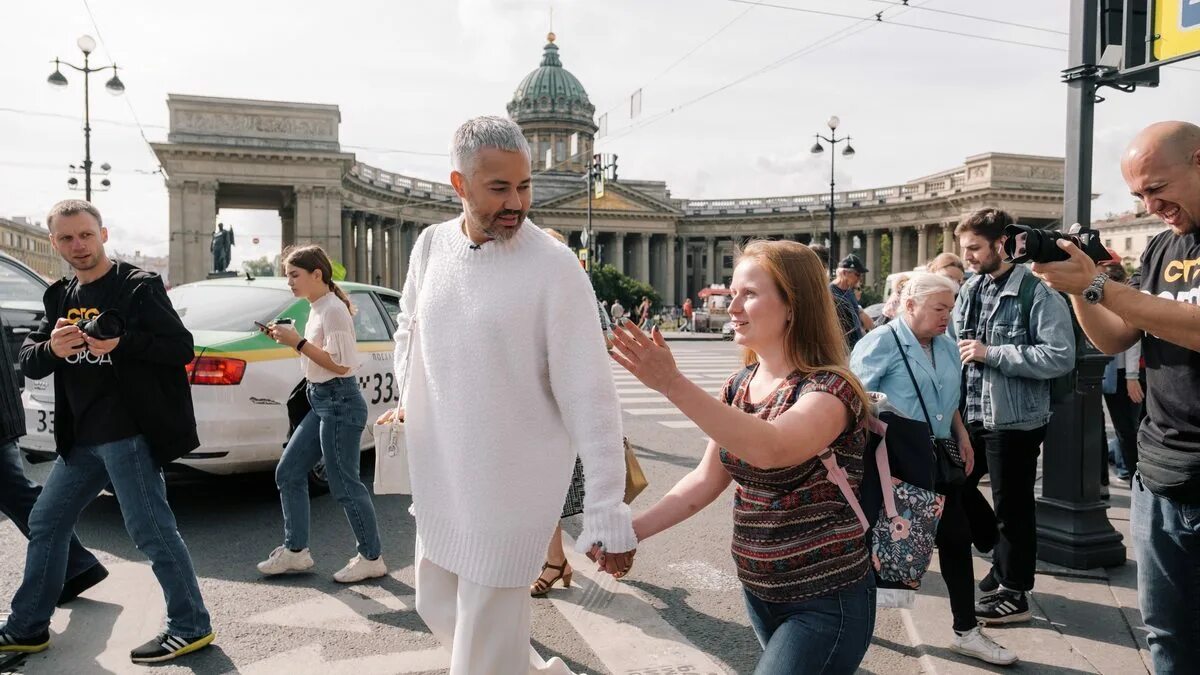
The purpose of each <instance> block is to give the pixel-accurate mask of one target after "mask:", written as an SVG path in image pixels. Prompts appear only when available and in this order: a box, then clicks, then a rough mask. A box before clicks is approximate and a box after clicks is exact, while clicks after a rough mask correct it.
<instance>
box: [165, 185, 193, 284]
mask: <svg viewBox="0 0 1200 675" xmlns="http://www.w3.org/2000/svg"><path fill="white" fill-rule="evenodd" d="M166 184H167V202H168V204H169V206H168V213H169V217H168V219H169V222H170V234H169V237H168V244H167V252H168V254H169V255H168V261H169V265H170V267H169V269H168V276H169V277H170V282H171V284H172V285H179V284H182V283H186V282H188V281H190V279H188V276H187V266H186V264H185V262H186V261H185V258H184V256H185V255H186V251H187V246H188V244H189V243H190V242H189V240H188V238H187V221H186V219H185V211H184V208H183V204H184V189H185V188H184V183H183V182H182V181H178V180H174V179H172V180H168V181H166Z"/></svg>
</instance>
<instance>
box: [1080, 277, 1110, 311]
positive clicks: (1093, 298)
mask: <svg viewBox="0 0 1200 675" xmlns="http://www.w3.org/2000/svg"><path fill="white" fill-rule="evenodd" d="M1106 281H1108V275H1107V274H1104V273H1100V274H1097V275H1096V278H1095V279H1092V285H1091V286H1088V287H1087V288H1085V289H1083V299H1084V300H1086V301H1087V303H1088V304H1089V305H1094V304H1096V303H1098V302H1100V300H1101V299H1103V298H1104V282H1106Z"/></svg>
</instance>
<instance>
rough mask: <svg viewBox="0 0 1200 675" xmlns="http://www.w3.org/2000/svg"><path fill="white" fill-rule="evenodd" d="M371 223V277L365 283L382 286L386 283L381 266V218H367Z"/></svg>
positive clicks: (385, 274) (372, 215)
mask: <svg viewBox="0 0 1200 675" xmlns="http://www.w3.org/2000/svg"><path fill="white" fill-rule="evenodd" d="M367 220H368V221H369V222H370V223H371V276H370V277H368V278H367V283H369V284H377V285H380V286H382V285H383V284H384V283H385V282H386V281H387V270H386V269H384V266H383V260H384V258H383V217H382V216H377V215H374V214H371V215H369V216H367Z"/></svg>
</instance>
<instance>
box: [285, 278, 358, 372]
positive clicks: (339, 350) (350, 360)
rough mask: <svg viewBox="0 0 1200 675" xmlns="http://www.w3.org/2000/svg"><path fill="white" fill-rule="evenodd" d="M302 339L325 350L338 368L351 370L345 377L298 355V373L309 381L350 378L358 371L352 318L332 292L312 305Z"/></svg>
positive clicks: (356, 345) (302, 355)
mask: <svg viewBox="0 0 1200 675" xmlns="http://www.w3.org/2000/svg"><path fill="white" fill-rule="evenodd" d="M304 338H305V339H306V340H308V341H309V342H311V343H313V344H314V345H316V346H318V347H320V348H321V349H323V350H325V352H326V353H328V354H329V356H330V357H331V358H332V359H333V362H334V363H336V364H338V365H339V366H345V367H348V368H349V369H350V370H349V372H347V373H346V374H344V375H338V374H337V373H335V372H333V371H331V370H326V369H325V368H322V367H321V366H319V365H317V364H316V363H315V362H314V361H313V360H312V359H310V358H308V357H307V356H305V355H304V354H301V355H300V370H301V371H303V372H304V379H306V380H308V381H309V382H328V381H329V380H332V379H334V378H336V377H350V376H351V375H354V374H355V373H357V372H358V368H359V357H358V340H357V338H356V337H355V335H354V317H352V316H350V310H348V309H346V303H344V302H342V301H341V299H340V298H338V296H337V295H335V294H334V293H332V292H330V293H326V294H325V295H323V296H322V297H321V299H320V300H317V301H316V302H314V303H313V304H312V308H311V309H309V311H308V323H307V324H305V326H304Z"/></svg>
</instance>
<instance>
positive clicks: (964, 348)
mask: <svg viewBox="0 0 1200 675" xmlns="http://www.w3.org/2000/svg"><path fill="white" fill-rule="evenodd" d="M958 356H959V358H961V359H962V362H963V363H970V362H972V361H978V362H980V363H983V362H984V359H986V358H987V345H985V344H983V343H982V342H980V341H979V340H959V341H958Z"/></svg>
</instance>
